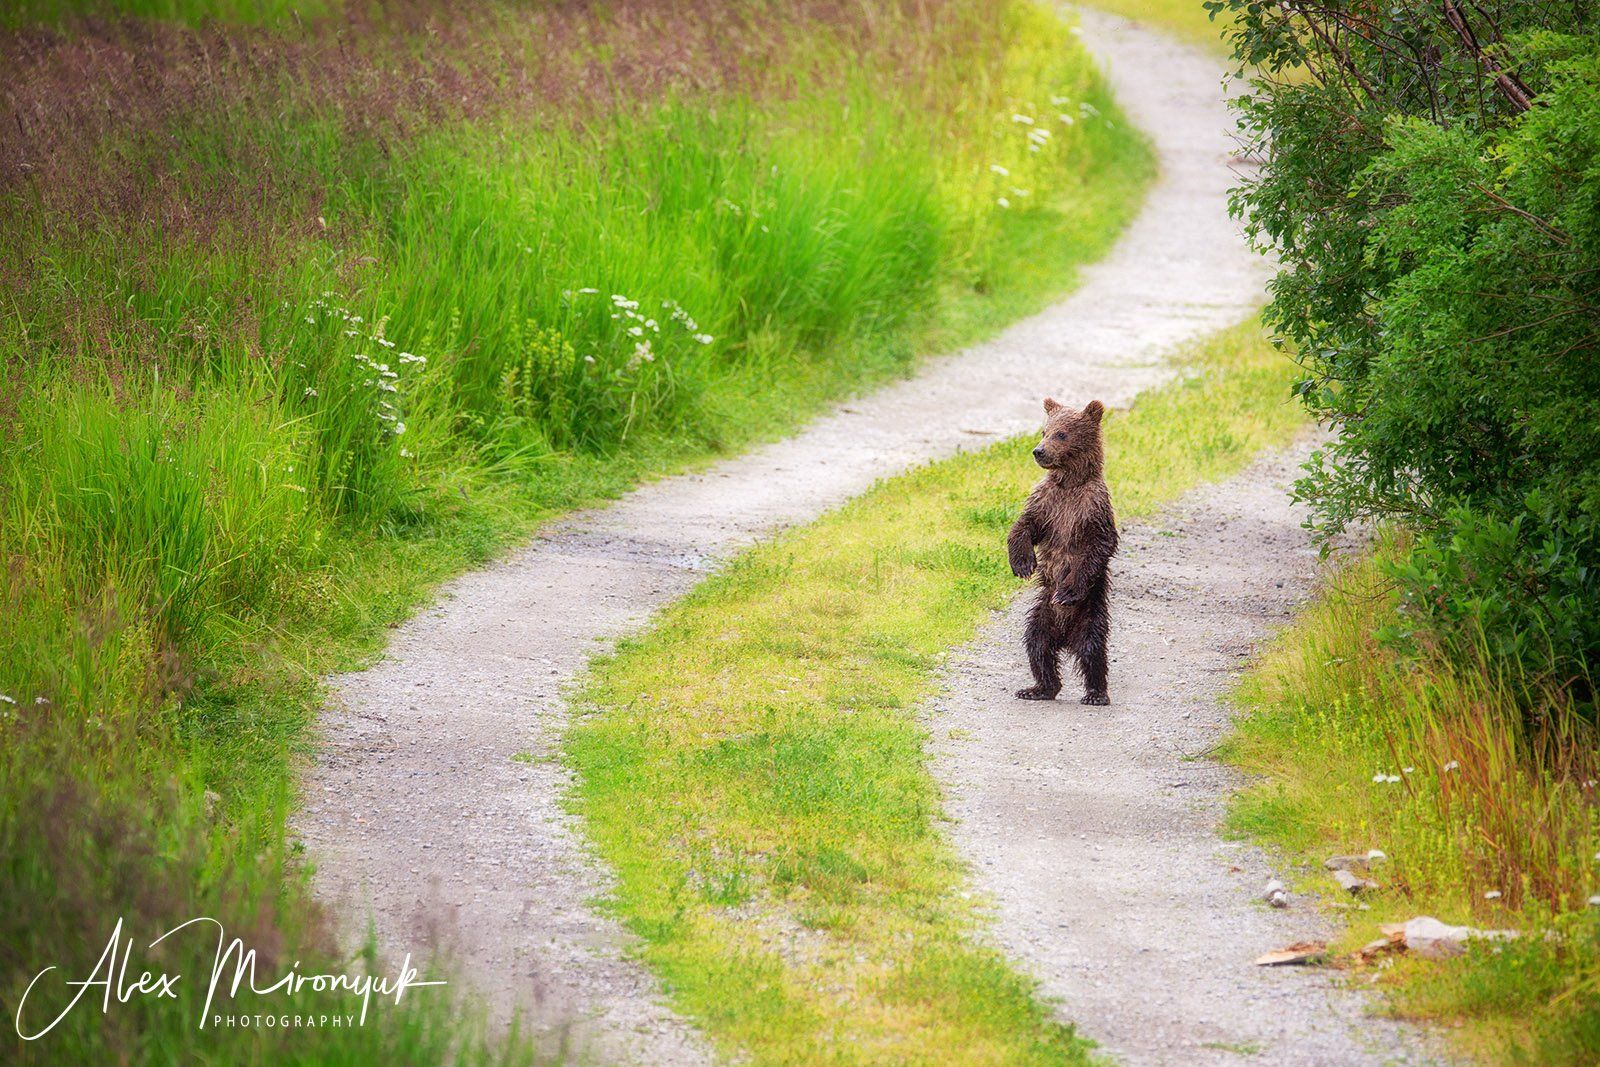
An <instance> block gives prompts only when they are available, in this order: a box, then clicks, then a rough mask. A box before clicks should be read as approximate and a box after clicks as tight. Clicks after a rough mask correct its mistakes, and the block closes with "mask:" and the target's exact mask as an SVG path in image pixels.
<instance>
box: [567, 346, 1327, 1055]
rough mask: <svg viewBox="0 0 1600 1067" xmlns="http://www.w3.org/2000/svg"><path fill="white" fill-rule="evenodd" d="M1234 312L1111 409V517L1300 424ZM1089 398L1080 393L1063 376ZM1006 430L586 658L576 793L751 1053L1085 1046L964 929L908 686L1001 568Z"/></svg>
mask: <svg viewBox="0 0 1600 1067" xmlns="http://www.w3.org/2000/svg"><path fill="white" fill-rule="evenodd" d="M1290 370H1291V366H1290V364H1289V363H1288V361H1287V360H1285V359H1284V358H1283V357H1282V356H1281V355H1280V354H1277V353H1275V352H1274V351H1272V350H1271V349H1270V348H1269V347H1268V346H1267V345H1266V343H1265V342H1264V341H1263V339H1262V337H1261V334H1260V331H1259V328H1257V327H1256V326H1255V325H1254V324H1253V323H1252V324H1249V325H1246V326H1242V327H1239V328H1236V329H1234V330H1231V331H1228V332H1226V333H1224V334H1222V335H1220V336H1218V337H1217V338H1215V339H1213V340H1212V341H1210V342H1209V343H1207V344H1206V345H1204V346H1203V347H1201V348H1199V349H1198V350H1196V351H1194V352H1192V353H1189V354H1188V356H1187V357H1186V359H1185V361H1184V374H1183V376H1182V377H1180V378H1179V379H1178V380H1177V381H1175V382H1174V383H1172V384H1170V385H1168V386H1166V387H1164V388H1161V389H1159V390H1156V391H1153V392H1151V393H1148V394H1146V395H1145V396H1143V397H1142V398H1140V400H1139V401H1138V402H1137V403H1136V404H1135V405H1134V406H1133V407H1132V409H1131V410H1129V411H1126V412H1113V413H1112V414H1111V416H1109V418H1108V422H1107V427H1106V443H1107V450H1108V467H1109V478H1110V481H1111V484H1112V487H1113V492H1114V494H1115V496H1116V499H1117V502H1118V505H1119V508H1120V511H1121V515H1122V517H1123V520H1124V521H1137V520H1139V519H1141V518H1144V517H1147V516H1149V515H1151V514H1152V513H1153V512H1154V511H1155V509H1156V508H1158V507H1159V506H1160V505H1161V504H1162V503H1163V502H1165V501H1168V500H1171V499H1172V498H1173V497H1175V496H1177V495H1178V494H1179V493H1181V492H1183V491H1184V490H1186V489H1188V488H1190V487H1192V486H1194V485H1196V484H1198V483H1201V482H1204V481H1207V480H1211V479H1216V478H1221V477H1224V476H1226V475H1228V474H1230V473H1232V472H1234V471H1236V470H1238V469H1239V468H1240V467H1242V466H1243V465H1244V464H1245V463H1246V462H1247V461H1248V459H1249V458H1250V457H1251V456H1252V455H1254V454H1255V453H1257V452H1258V451H1259V450H1261V449H1262V448H1264V447H1267V446H1269V445H1273V444H1278V443H1281V442H1283V441H1285V440H1286V439H1287V438H1289V437H1290V436H1291V435H1292V434H1293V433H1295V432H1296V430H1297V429H1299V428H1300V427H1301V426H1302V425H1303V422H1302V419H1301V416H1300V415H1299V413H1298V411H1297V410H1296V409H1295V408H1294V407H1293V406H1292V404H1291V403H1290V399H1289V391H1288V384H1289V380H1290ZM1082 399H1088V398H1082ZM1030 441H1031V439H1029V440H1013V441H1007V442H1004V443H1002V444H998V445H996V446H994V447H992V448H989V449H987V450H985V451H982V452H975V453H969V454H965V455H962V456H959V457H956V458H953V459H950V460H946V461H943V462H940V463H937V464H933V465H930V466H927V467H923V468H919V469H917V470H915V471H912V472H910V473H908V474H906V475H903V476H901V477H898V478H895V479H893V480H891V481H888V482H884V483H882V484H880V485H879V486H877V487H876V488H875V489H873V490H872V491H871V492H869V493H867V494H865V495H864V496H863V497H861V498H859V499H857V500H855V501H853V502H851V503H850V504H848V505H846V506H844V507H842V508H840V509H839V510H837V511H835V512H833V513H830V514H829V515H827V516H825V517H823V518H822V519H820V520H818V521H817V522H815V523H813V524H811V525H810V526H807V527H805V528H803V529H801V530H797V531H795V532H793V533H792V534H790V535H788V536H784V537H782V538H779V539H777V540H776V541H774V542H772V543H769V544H765V545H762V546H760V547H757V548H755V549H753V550H751V551H749V552H747V553H746V554H744V555H743V556H741V557H739V558H738V559H736V560H735V561H733V562H732V563H731V564H730V565H729V566H727V567H726V568H725V569H723V570H722V571H721V572H719V573H718V574H716V575H714V576H713V577H711V578H710V579H708V580H707V581H706V582H705V583H703V584H702V585H701V586H700V587H699V588H698V589H696V590H695V591H694V592H693V593H692V594H691V595H690V596H689V597H687V598H686V599H685V600H683V601H682V602H680V603H678V604H677V605H675V606H673V607H671V608H669V609H668V610H667V611H665V612H664V613H663V614H662V616H661V617H660V618H659V619H658V620H657V622H656V624H655V625H654V626H653V627H652V628H651V629H650V630H649V632H647V633H646V634H644V635H643V636H641V637H639V638H637V639H635V640H631V641H629V642H626V643H625V644H624V645H623V647H621V648H620V649H619V650H618V651H617V652H616V653H615V654H614V655H612V656H610V657H607V658H605V659H602V660H600V661H598V662H597V663H596V664H595V667H594V671H593V676H592V678H591V680H590V682H589V684H588V686H587V688H586V690H585V691H584V692H583V693H582V695H581V705H582V707H583V710H584V715H583V717H582V718H581V720H580V721H579V723H578V725H576V726H575V728H574V729H573V731H572V734H571V737H570V739H569V742H570V748H569V753H570V758H571V760H572V762H573V765H574V766H575V768H576V769H577V771H578V773H579V785H578V786H577V788H576V791H575V794H574V798H573V799H574V803H575V805H576V807H577V808H578V810H579V811H580V812H581V813H582V814H583V816H584V817H585V819H586V820H587V824H588V828H589V831H590V833H591V834H592V836H593V838H594V840H595V841H596V842H597V844H598V846H599V849H600V852H601V854H602V855H603V857H604V858H605V860H606V861H607V862H608V863H609V864H610V865H611V866H612V868H613V869H614V870H615V871H616V872H617V873H618V875H619V876H620V881H619V885H618V889H617V893H616V896H615V899H614V900H613V901H612V906H613V907H614V908H615V910H616V912H617V914H618V915H620V916H621V917H622V919H624V920H625V921H626V923H627V924H628V925H629V926H630V927H631V928H632V929H633V930H634V931H635V932H637V933H638V934H639V935H641V936H642V937H643V939H644V949H643V952H644V957H645V959H646V960H647V961H648V962H649V964H650V965H651V966H652V967H654V968H655V969H656V970H657V972H658V973H659V974H660V975H661V976H662V978H663V979H664V980H665V982H666V984H667V986H668V988H669V989H670V990H671V993H672V996H673V999H674V1001H675V1003H676V1005H677V1007H679V1008H680V1009H681V1010H683V1011H686V1012H688V1013H689V1014H691V1015H692V1016H693V1017H695V1018H696V1020H697V1021H699V1022H700V1023H701V1024H702V1025H703V1026H705V1027H706V1029H707V1030H708V1031H709V1032H710V1033H711V1035H712V1036H713V1037H714V1038H715V1039H716V1040H717V1041H718V1043H719V1044H720V1045H721V1046H722V1048H723V1049H724V1050H725V1051H727V1052H729V1053H733V1054H742V1055H747V1056H749V1057H750V1058H751V1060H752V1061H754V1062H758V1063H798V1062H809V1063H815V1062H839V1063H856V1062H860V1063H869V1062H877V1063H884V1062H899V1063H906V1062H925V1063H932V1062H950V1058H951V1056H952V1055H957V1056H958V1057H959V1058H960V1059H961V1060H962V1061H964V1062H970V1063H1001V1062H1005V1063H1057V1062H1077V1061H1080V1060H1082V1059H1083V1058H1084V1055H1085V1048H1086V1044H1085V1043H1084V1042H1083V1041H1082V1040H1081V1039H1079V1038H1078V1037H1076V1036H1075V1034H1074V1033H1073V1029H1072V1027H1071V1026H1068V1025H1063V1024H1061V1023H1059V1022H1057V1021H1056V1020H1055V1019H1054V1017H1053V1016H1052V1013H1051V1011H1050V1009H1049V1007H1048V1006H1047V1005H1045V1004H1044V1003H1042V1002H1041V1001H1040V999H1039V998H1038V997H1037V995H1036V993H1035V991H1034V989H1033V986H1032V984H1031V983H1030V982H1029V981H1028V980H1027V979H1026V978H1024V977H1023V976H1021V975H1020V974H1018V973H1017V972H1016V971H1014V970H1013V969H1012V968H1011V967H1010V966H1009V965H1008V963H1007V962H1006V960H1005V959H1004V958H1003V957H1001V956H1000V955H999V954H998V953H997V952H995V951H994V950H993V949H992V948H990V947H987V946H986V945H985V944H984V942H983V940H982V939H981V938H980V937H977V936H975V935H976V934H977V932H978V929H979V924H980V921H981V916H980V912H979V910H978V908H977V907H976V906H975V905H974V904H973V903H972V902H971V901H970V900H969V898H968V897H967V895H966V894H965V893H964V892H963V890H964V887H965V885H966V879H965V876H964V873H963V868H962V864H961V862H960V860H959V858H958V857H957V856H956V855H955V853H954V852H953V851H952V849H951V847H950V845H949V843H948V842H947V841H946V839H945V837H944V835H943V834H942V833H941V832H940V830H939V825H938V824H939V820H940V818H941V816H940V798H939V795H938V790H937V788H936V786H935V784H934V782H933V780H932V778H931V777H930V776H929V774H928V772H927V770H926V768H925V766H924V753H923V739H924V734H923V728H922V726H921V725H920V723H919V721H918V717H917V710H916V709H917V706H918V703H919V701H921V700H922V699H923V698H924V697H926V696H927V695H928V694H929V692H930V691H931V689H932V686H933V684H934V675H935V672H936V670H937V669H938V666H939V664H940V662H941V659H942V657H943V655H944V654H945V652H946V651H947V650H948V649H950V648H952V647H953V646H956V645H958V644H960V643H962V642H963V641H965V640H967V639H969V638H970V637H971V636H972V635H973V633H974V631H975V630H976V628H977V627H978V625H979V624H980V623H981V622H982V621H983V620H984V618H985V617H986V616H987V614H988V613H989V612H990V611H992V610H994V609H996V608H998V607H1000V606H1001V605H1002V604H1004V603H1005V602H1006V600H1007V598H1009V597H1010V596H1012V595H1013V594H1014V593H1015V592H1016V590H1017V586H1018V583H1017V581H1016V580H1015V579H1014V578H1013V577H1012V576H1011V574H1010V572H1009V570H1008V569H1007V566H1006V562H1005V553H1004V551H1003V549H1002V541H1003V538H1004V534H1005V529H1006V527H1007V525H1008V523H1009V522H1010V520H1011V518H1012V516H1013V514H1014V512H1015V510H1016V508H1017V507H1018V506H1019V504H1020V502H1021V499H1022V497H1023V495H1024V494H1025V493H1026V491H1027V489H1028V487H1029V485H1030V484H1031V482H1032V480H1033V479H1034V477H1035V474H1036V471H1035V469H1034V468H1033V466H1032V464H1031V462H1030V461H1029V459H1028V449H1029V448H1030V447H1031V443H1030Z"/></svg>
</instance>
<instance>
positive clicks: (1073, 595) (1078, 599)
mask: <svg viewBox="0 0 1600 1067" xmlns="http://www.w3.org/2000/svg"><path fill="white" fill-rule="evenodd" d="M1050 599H1051V600H1052V601H1054V602H1055V603H1057V604H1060V605H1061V606H1062V607H1067V606H1069V605H1072V604H1081V603H1083V593H1081V592H1079V591H1078V590H1076V589H1073V588H1071V587H1070V586H1065V585H1064V586H1062V587H1061V588H1060V589H1057V590H1056V595H1055V596H1053V597H1051V598H1050Z"/></svg>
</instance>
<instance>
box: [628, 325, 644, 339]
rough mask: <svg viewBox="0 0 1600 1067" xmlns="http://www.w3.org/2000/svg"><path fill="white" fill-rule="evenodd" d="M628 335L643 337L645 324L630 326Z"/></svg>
mask: <svg viewBox="0 0 1600 1067" xmlns="http://www.w3.org/2000/svg"><path fill="white" fill-rule="evenodd" d="M628 336H630V337H643V336H644V327H643V326H629V327H628Z"/></svg>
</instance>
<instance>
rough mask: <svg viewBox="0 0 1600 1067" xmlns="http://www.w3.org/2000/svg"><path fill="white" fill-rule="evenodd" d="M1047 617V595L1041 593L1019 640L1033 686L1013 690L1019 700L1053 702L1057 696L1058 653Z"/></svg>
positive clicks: (1059, 686) (1059, 669) (1058, 686)
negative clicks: (1030, 673)
mask: <svg viewBox="0 0 1600 1067" xmlns="http://www.w3.org/2000/svg"><path fill="white" fill-rule="evenodd" d="M1049 613H1050V591H1049V590H1048V589H1045V590H1043V591H1042V592H1041V593H1040V595H1039V600H1038V602H1037V603H1036V604H1034V605H1033V610H1032V611H1030V612H1028V628H1027V631H1026V632H1025V633H1024V634H1023V638H1022V641H1023V644H1024V645H1025V646H1026V648H1027V650H1028V666H1029V668H1031V669H1032V671H1033V685H1030V686H1029V687H1028V688H1026V689H1018V690H1017V696H1019V697H1021V698H1022V699H1023V700H1054V699H1055V698H1056V694H1057V693H1059V692H1061V665H1060V649H1059V648H1058V646H1057V644H1056V640H1055V634H1054V633H1052V632H1051V627H1050V617H1049Z"/></svg>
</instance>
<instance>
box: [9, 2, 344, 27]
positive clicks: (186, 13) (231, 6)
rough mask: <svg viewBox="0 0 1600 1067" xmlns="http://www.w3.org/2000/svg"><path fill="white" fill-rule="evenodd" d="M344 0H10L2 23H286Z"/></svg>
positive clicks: (315, 15) (322, 13) (332, 7)
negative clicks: (125, 20) (98, 20)
mask: <svg viewBox="0 0 1600 1067" xmlns="http://www.w3.org/2000/svg"><path fill="white" fill-rule="evenodd" d="M343 6H344V0H11V2H10V3H8V4H7V5H6V7H5V10H4V11H3V12H0V26H19V27H20V26H32V25H38V24H45V25H53V24H61V23H68V22H71V21H72V20H74V19H81V18H114V17H124V18H126V17H137V18H143V19H155V20H161V21H167V22H177V23H182V24H184V25H188V26H203V25H205V24H207V23H213V22H220V23H230V24H234V25H246V26H248V25H267V26H271V25H285V24H292V23H293V22H295V21H297V20H300V19H314V18H318V17H322V16H325V15H328V14H331V13H333V12H336V11H338V10H339V9H340V8H342V7H343Z"/></svg>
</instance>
